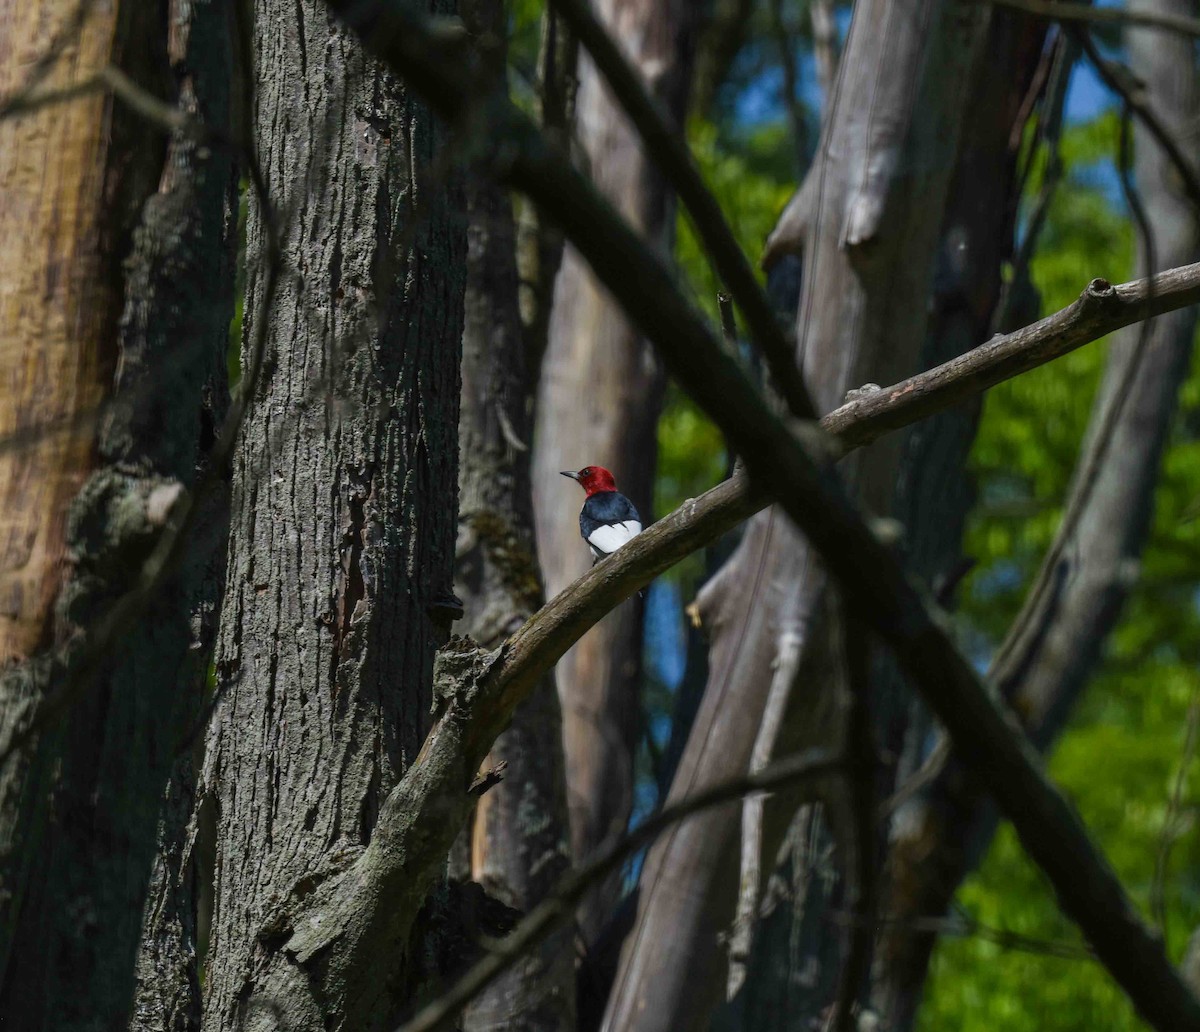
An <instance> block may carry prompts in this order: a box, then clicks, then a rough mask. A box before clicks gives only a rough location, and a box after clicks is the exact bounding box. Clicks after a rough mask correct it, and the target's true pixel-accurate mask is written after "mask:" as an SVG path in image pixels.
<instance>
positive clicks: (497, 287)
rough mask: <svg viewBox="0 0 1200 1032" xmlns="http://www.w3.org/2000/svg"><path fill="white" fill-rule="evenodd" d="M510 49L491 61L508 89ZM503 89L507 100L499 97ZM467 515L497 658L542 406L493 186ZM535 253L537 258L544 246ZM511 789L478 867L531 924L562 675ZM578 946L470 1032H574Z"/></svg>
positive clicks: (466, 460) (527, 538)
mask: <svg viewBox="0 0 1200 1032" xmlns="http://www.w3.org/2000/svg"><path fill="white" fill-rule="evenodd" d="M502 15H503V7H502V5H501V4H500V3H497V2H493V3H490V4H487V5H486V6H485V5H482V4H480V5H478V6H477V7H476V9H475V11H474V12H473V19H472V22H473V24H472V27H473V28H475V29H477V30H482V31H487V32H490V33H491V34H492V38H495V39H497V40H502V39H503V38H504V32H505V28H504V24H503V21H502ZM504 57H505V53H504V50H503V48H502V47H498V48H497V52H495V53H492V54H490V55H488V59H489V60H491V61H493V62H494V64H495V65H496V67H495V68H494V72H493V74H495V75H497V76H498V77H503V76H504V74H505V72H504ZM501 88H502V87H501ZM467 212H468V217H469V220H470V222H469V227H468V238H467V285H466V300H465V305H464V311H465V319H464V325H463V362H462V411H461V416H460V418H459V431H458V440H459V515H458V523H459V530H458V545H457V554H456V557H455V591H456V594H457V595H458V596H459V597H460V598H461V599H462V602H463V622H462V624H461V626H460V627H459V630H460V631H461V632H462V633H463V634H466V635H468V636H469V637H471V638H473V639H474V640H475V641H477V642H478V643H479V644H480V645H481V646H483V647H484V648H485V649H495V648H498V647H499V646H500V645H501V644H503V642H504V641H505V640H506V639H507V638H508V637H509V636H510V635H512V634H513V633H514V632H515V631H516V630H517V629H518V628H520V626H521V625H522V624H523V623H524V622H525V621H526V620H528V619H529V617H531V616H532V615H533V614H534V613H535V612H536V611H537V610H538V608H540V606H541V605H542V602H543V598H542V587H541V571H540V570H539V568H538V565H537V557H536V555H535V551H534V548H535V546H534V537H533V496H532V492H531V486H530V441H531V435H532V429H533V426H532V423H533V420H532V408H533V399H532V397H531V394H530V391H529V385H530V382H531V378H530V376H529V375H528V373H527V372H526V369H525V360H524V359H525V349H526V341H525V338H524V327H523V325H522V320H521V315H520V310H519V304H518V277H517V264H516V260H517V256H516V247H517V233H516V226H515V223H514V218H513V211H512V201H511V199H510V197H509V195H508V193H507V191H504V190H502V189H501V188H500V187H498V186H496V185H495V184H494V183H491V182H487V181H483V180H479V179H473V180H472V181H471V182H470V183H469V184H468V187H467ZM535 246H536V245H535ZM501 764H503V765H504V766H505V769H504V774H503V780H502V781H501V782H500V783H499V784H498V785H495V786H494V787H492V788H491V789H489V790H488V791H487V792H486V793H485V794H484V795H483V796H482V797H481V798H480V800H479V803H478V804H477V806H476V810H475V816H474V822H473V826H472V829H471V834H470V858H469V866H470V872H471V877H472V879H473V880H475V881H476V882H478V883H479V884H480V885H482V886H483V889H484V891H485V892H487V894H488V895H489V896H490V897H492V898H494V899H498V900H499V901H500V902H501V903H503V904H504V905H506V906H508V907H510V908H513V909H515V910H517V911H520V912H522V913H526V912H528V911H530V910H532V909H533V907H534V906H536V905H537V904H538V903H540V902H541V901H542V899H544V898H545V897H546V895H547V894H548V893H549V892H550V890H551V889H552V888H553V887H554V885H555V883H556V882H557V881H558V879H559V878H560V877H561V876H562V875H563V874H564V873H565V872H566V870H567V868H568V866H569V865H570V841H569V833H568V829H567V804H566V791H565V780H564V779H565V774H564V768H563V754H562V718H561V713H560V711H559V704H558V694H557V692H556V691H555V687H554V678H553V676H547V677H544V678H543V679H542V682H541V684H540V685H539V686H538V687H537V688H536V689H534V691H533V693H532V694H531V695H530V696H529V697H528V698H527V699H526V700H525V701H524V702H523V703H522V704H521V705H520V706H518V707H517V709H516V712H515V713H514V714H513V718H512V724H511V726H510V727H509V729H508V730H507V731H505V732H504V733H503V734H502V735H501V736H500V737H499V738H498V739H497V741H496V744H495V746H493V748H492V750H491V752H489V754H488V758H487V759H486V760H485V761H484V767H485V768H487V769H492V768H496V767H499V766H500V765H501ZM572 939H573V936H572V934H571V933H570V932H569V931H567V932H563V933H560V934H558V935H556V936H552V937H550V938H549V939H547V940H546V942H544V943H542V944H541V945H540V946H539V947H538V948H537V949H536V950H534V951H532V952H531V953H529V954H527V955H526V956H524V957H522V958H521V960H520V961H519V962H518V963H517V965H516V966H515V967H514V968H512V969H511V970H509V971H508V972H506V973H505V974H504V975H503V976H502V977H501V978H499V979H498V980H497V981H496V982H494V983H493V984H492V985H491V986H489V987H488V988H487V990H485V991H484V992H483V993H482V994H480V996H479V997H477V998H476V999H475V1000H474V1001H473V1002H472V1004H471V1006H470V1008H469V1009H468V1010H467V1012H466V1015H465V1019H464V1028H465V1029H467V1030H468V1032H474V1030H479V1032H483V1030H501V1029H512V1030H514V1032H517V1030H520V1029H529V1030H531V1032H532V1030H542V1029H545V1030H551V1032H560V1030H562V1032H566V1030H570V1029H573V1028H574V1027H575V966H574V964H573V962H572V960H573V950H572Z"/></svg>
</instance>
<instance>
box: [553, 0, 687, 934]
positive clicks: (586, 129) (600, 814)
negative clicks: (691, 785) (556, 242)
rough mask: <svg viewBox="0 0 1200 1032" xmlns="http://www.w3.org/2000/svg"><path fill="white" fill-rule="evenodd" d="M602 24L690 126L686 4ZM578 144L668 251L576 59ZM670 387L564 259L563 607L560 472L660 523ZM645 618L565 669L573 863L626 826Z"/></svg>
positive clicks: (633, 11)
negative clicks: (603, 477) (611, 482)
mask: <svg viewBox="0 0 1200 1032" xmlns="http://www.w3.org/2000/svg"><path fill="white" fill-rule="evenodd" d="M599 13H600V15H601V16H602V17H603V20H604V22H605V24H606V26H607V27H608V29H609V31H610V32H611V33H612V34H613V36H614V38H616V39H617V40H618V41H619V42H621V43H622V44H624V45H625V47H626V49H627V52H629V56H630V59H631V60H632V61H633V62H634V64H635V65H636V66H637V67H638V68H640V69H641V70H642V72H643V74H644V75H645V76H646V77H647V79H648V80H649V85H650V87H651V89H652V91H653V92H654V94H655V95H656V96H657V97H658V98H659V99H660V100H662V101H663V102H664V104H665V105H666V107H667V109H668V110H669V111H671V112H672V113H673V114H674V115H675V117H676V119H677V120H678V121H679V122H680V123H682V116H683V107H684V102H685V98H686V93H687V89H686V87H687V70H688V59H687V54H688V43H687V30H688V21H689V18H688V5H687V4H686V3H683V2H681V0H669V2H665V3H664V2H659V0H604V2H603V3H601V4H600V5H599ZM576 138H577V139H579V140H580V141H581V143H582V147H583V156H582V160H583V161H584V162H585V165H586V168H587V170H588V171H589V172H590V173H591V176H592V178H593V179H594V181H595V182H596V184H597V185H598V186H599V188H600V189H601V191H602V192H603V193H604V194H605V196H607V197H608V198H609V199H610V200H611V201H612V202H613V203H614V204H615V205H616V206H617V207H618V208H619V209H620V210H621V212H622V213H623V214H624V215H625V216H626V217H627V218H628V219H630V221H631V222H632V223H633V224H634V225H635V226H637V227H638V228H639V229H640V230H642V232H643V233H644V234H645V236H646V239H647V240H649V241H650V242H651V244H652V246H657V247H665V246H667V241H669V239H670V238H671V219H672V211H673V208H672V204H671V201H670V196H669V194H668V191H667V188H666V185H665V183H664V182H663V181H662V179H661V177H660V176H659V175H658V174H657V173H656V172H655V170H654V169H653V168H652V167H650V165H649V163H648V161H647V159H646V157H645V155H644V153H643V151H642V148H641V146H640V144H639V142H638V140H637V135H636V133H635V132H634V131H633V129H632V127H631V126H630V125H629V123H628V121H627V120H626V119H625V117H624V116H623V114H622V113H621V112H620V110H619V109H618V108H617V107H616V105H615V104H614V103H613V101H612V100H611V98H610V97H609V95H608V93H607V91H606V89H605V87H604V85H603V82H602V79H601V77H600V75H599V73H598V72H597V71H596V69H595V68H594V66H593V65H592V64H591V62H590V61H588V60H586V59H585V58H582V57H581V59H580V84H579V92H578V98H577V105H576ZM664 386H665V379H664V375H663V372H662V369H661V366H660V365H659V362H658V360H657V358H656V357H655V355H654V351H653V349H652V348H651V347H650V346H649V344H647V343H646V342H645V341H644V340H643V339H642V338H641V336H640V335H639V334H638V332H637V331H636V330H635V329H634V328H633V326H632V325H631V324H630V322H629V321H628V319H626V317H625V316H624V315H623V314H622V313H621V311H620V309H619V308H618V307H617V306H616V305H615V304H613V302H612V301H611V299H610V298H609V296H608V294H607V293H606V292H605V291H604V290H603V288H602V287H601V286H600V284H599V283H598V282H597V281H596V279H595V278H594V277H593V276H592V274H591V272H590V271H589V270H588V267H587V263H586V262H584V261H583V259H582V258H580V256H579V255H578V253H577V252H575V251H573V250H572V249H570V248H568V249H567V251H566V254H565V255H564V258H563V263H562V268H561V270H560V272H559V276H558V280H557V283H556V284H555V293H554V308H553V311H552V313H551V321H550V341H549V347H548V349H547V353H546V356H545V360H544V363H543V367H542V378H541V389H540V393H539V397H538V418H537V441H536V447H535V452H534V463H533V470H534V492H535V494H534V498H535V502H536V505H535V512H536V514H537V518H538V526H537V537H538V552H539V555H540V556H541V560H542V569H543V571H544V572H545V576H546V590H547V592H548V594H549V595H550V596H554V595H555V594H557V593H558V592H559V591H561V590H562V589H563V588H564V587H565V586H566V585H568V584H570V583H571V582H572V581H574V580H576V579H577V578H578V577H579V576H580V575H581V574H583V573H585V572H586V571H587V569H588V567H589V566H590V565H591V558H590V556H589V553H588V551H587V548H586V547H585V546H584V545H583V543H582V542H581V541H580V540H579V524H578V520H577V518H576V517H577V514H578V511H579V506H580V504H581V503H582V497H581V496H580V495H579V493H578V491H577V490H576V491H574V492H572V491H571V490H569V488H570V487H571V485H570V484H569V482H568V481H565V480H563V479H562V478H561V477H559V476H558V473H559V471H560V470H566V469H579V468H580V467H582V466H585V465H587V464H588V463H594V464H598V465H603V466H607V467H609V468H610V469H612V470H613V471H614V473H615V474H616V476H617V482H618V484H619V485H620V487H621V490H622V491H624V492H625V493H626V494H628V495H629V497H630V498H632V499H633V501H634V503H635V504H636V505H637V507H638V510H639V511H640V512H641V513H642V514H643V515H644V516H648V515H649V513H650V507H651V500H652V493H653V491H652V488H653V480H654V470H655V456H656V447H655V434H656V429H657V425H658V414H659V411H660V409H661V406H662V398H663V389H664ZM641 648H642V636H641V607H640V605H639V604H638V603H636V602H631V603H630V604H628V605H624V606H622V607H621V608H620V609H619V610H617V611H616V612H614V613H612V614H611V615H610V616H608V617H606V618H605V620H604V621H602V622H601V623H600V624H599V625H598V626H597V627H595V628H593V629H592V631H591V632H590V633H589V634H588V636H587V637H586V638H585V639H584V640H583V641H581V642H580V643H579V644H578V645H577V646H576V647H575V648H573V649H572V650H571V651H570V652H569V653H567V655H566V657H564V659H563V660H562V662H560V663H559V665H558V670H557V679H558V690H559V696H560V698H561V700H562V709H563V740H564V745H565V750H566V762H567V805H568V808H569V812H570V816H571V845H572V850H573V852H574V855H575V856H576V857H577V858H582V857H585V856H587V855H588V854H589V853H591V852H592V851H593V850H594V849H595V848H596V847H597V846H598V845H599V844H600V843H601V842H602V841H603V840H604V838H605V836H607V835H609V834H610V833H611V832H612V831H613V830H614V829H616V830H617V831H620V830H621V829H623V828H624V826H625V824H626V822H627V821H628V818H629V812H630V808H631V806H632V800H633V762H634V755H635V753H636V749H637V740H638V734H639V730H640V712H639V706H638V692H637V684H638V680H639V677H640V671H641ZM618 892H619V887H618V885H617V883H616V881H615V880H613V881H610V883H609V884H608V885H607V887H606V888H605V889H602V890H600V891H598V892H597V893H596V894H595V895H594V897H593V898H592V900H591V901H590V902H589V903H588V904H586V905H585V907H584V909H583V912H582V914H581V918H580V919H581V923H582V929H583V935H584V938H585V940H586V941H588V942H591V941H592V940H593V939H594V938H595V936H596V935H597V933H598V932H599V930H600V928H601V927H602V925H603V922H604V921H605V920H606V918H607V916H608V915H609V914H610V913H611V910H612V904H613V902H614V901H615V899H616V896H617V893H618Z"/></svg>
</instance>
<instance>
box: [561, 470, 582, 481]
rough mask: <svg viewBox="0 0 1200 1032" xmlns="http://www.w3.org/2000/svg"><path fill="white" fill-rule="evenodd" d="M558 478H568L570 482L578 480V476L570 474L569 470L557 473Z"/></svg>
mask: <svg viewBox="0 0 1200 1032" xmlns="http://www.w3.org/2000/svg"><path fill="white" fill-rule="evenodd" d="M559 476H560V477H570V478H571V479H572V480H578V479H579V474H578V473H572V472H571V471H570V470H569V469H564V470H563V471H562V472H561V473H559Z"/></svg>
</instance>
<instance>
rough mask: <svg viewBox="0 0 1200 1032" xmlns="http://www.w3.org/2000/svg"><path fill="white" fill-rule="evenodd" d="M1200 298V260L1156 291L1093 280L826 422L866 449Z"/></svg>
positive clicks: (1162, 277)
mask: <svg viewBox="0 0 1200 1032" xmlns="http://www.w3.org/2000/svg"><path fill="white" fill-rule="evenodd" d="M1198 301H1200V264H1196V265H1183V266H1180V267H1179V268H1177V269H1168V270H1167V271H1166V272H1163V273H1159V274H1158V275H1157V276H1155V277H1154V290H1153V294H1151V291H1150V283H1149V280H1146V279H1140V280H1133V281H1131V282H1129V283H1122V284H1121V285H1119V286H1116V287H1114V286H1112V285H1111V284H1110V283H1108V282H1107V281H1106V280H1102V279H1094V280H1092V282H1091V283H1089V284H1088V285H1087V287H1086V288H1085V289H1084V291H1083V293H1082V294H1080V295H1079V299H1078V300H1077V301H1075V302H1074V303H1073V304H1070V305H1068V306H1067V307H1066V308H1063V309H1061V310H1060V311H1058V312H1055V313H1054V314H1053V315H1049V316H1047V317H1046V318H1044V319H1042V320H1040V321H1039V322H1036V323H1034V324H1033V325H1031V326H1026V327H1023V328H1022V329H1019V330H1014V331H1013V332H1012V333H1006V334H1003V335H998V336H995V337H993V338H992V339H991V340H990V341H988V342H987V343H986V344H983V345H980V346H979V347H977V348H975V349H974V350H972V351H968V352H966V353H965V354H963V355H960V356H959V357H958V358H953V359H951V360H950V361H949V362H945V363H943V364H942V365H940V366H937V367H936V368H934V369H930V370H928V371H926V372H924V373H918V374H917V375H916V376H912V377H909V378H908V379H907V380H902V381H901V382H900V383H898V384H895V385H894V386H892V387H887V388H884V389H883V390H880V391H875V392H872V393H869V394H866V395H861V396H859V397H857V398H855V400H854V401H851V402H848V403H847V404H845V405H843V406H842V407H841V408H838V409H835V410H834V411H833V412H831V413H829V415H827V416H825V417H824V418H823V419H822V420H821V427H822V429H824V430H826V431H827V432H828V433H831V434H833V435H834V436H835V437H837V438H839V439H840V440H841V441H842V442H843V444H845V445H849V446H851V447H860V446H862V445H864V444H867V443H868V442H870V441H873V440H875V439H876V438H877V437H880V436H882V435H883V434H885V433H887V432H888V431H890V430H896V429H898V428H899V427H901V426H905V425H907V424H909V423H915V422H916V421H917V420H919V419H924V418H926V417H928V416H931V415H933V414H934V413H935V412H940V411H942V410H943V409H947V408H950V407H951V406H952V405H955V404H957V403H958V402H960V401H965V400H966V399H967V398H969V397H972V396H973V395H975V394H978V393H980V392H982V391H985V390H987V389H988V388H989V387H994V386H995V385H996V384H998V383H1000V382H1001V381H1002V380H1007V379H1009V378H1010V377H1013V376H1018V375H1019V374H1021V373H1023V372H1027V371H1028V370H1030V369H1033V368H1034V367H1035V366H1038V365H1041V364H1042V363H1044V362H1048V361H1050V360H1051V359H1054V358H1057V357H1059V356H1061V355H1065V354H1067V353H1068V352H1070V351H1074V350H1075V349H1076V348H1079V347H1081V346H1083V345H1084V344H1087V343H1089V342H1090V341H1094V340H1098V339H1099V338H1100V337H1103V336H1104V335H1105V334H1108V333H1111V332H1113V330H1119V329H1121V328H1122V327H1124V326H1130V325H1132V324H1133V323H1135V322H1137V321H1138V320H1140V319H1146V318H1149V317H1151V316H1155V315H1162V314H1163V313H1164V312H1171V311H1175V310H1176V309H1179V308H1185V307H1187V306H1188V305H1193V304H1196V302H1198Z"/></svg>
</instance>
